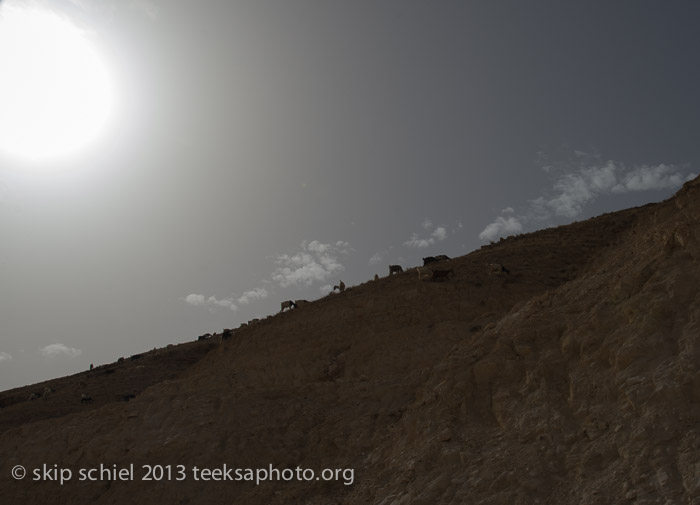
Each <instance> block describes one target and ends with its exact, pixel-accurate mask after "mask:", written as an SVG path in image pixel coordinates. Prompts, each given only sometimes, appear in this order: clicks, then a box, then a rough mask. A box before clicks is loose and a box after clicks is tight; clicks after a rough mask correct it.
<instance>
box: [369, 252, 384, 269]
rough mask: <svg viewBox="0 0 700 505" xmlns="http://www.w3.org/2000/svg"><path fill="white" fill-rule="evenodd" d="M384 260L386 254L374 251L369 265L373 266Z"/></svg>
mask: <svg viewBox="0 0 700 505" xmlns="http://www.w3.org/2000/svg"><path fill="white" fill-rule="evenodd" d="M382 261H384V255H383V254H382V253H378V252H377V253H374V254H373V255H372V257H371V258H370V259H369V265H370V266H372V267H373V266H374V265H378V264H379V263H381V262H382Z"/></svg>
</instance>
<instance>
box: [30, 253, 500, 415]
mask: <svg viewBox="0 0 700 505" xmlns="http://www.w3.org/2000/svg"><path fill="white" fill-rule="evenodd" d="M449 260H450V258H449V257H448V256H445V255H444V254H441V255H438V256H428V257H426V258H423V266H422V267H417V268H416V271H417V272H418V279H419V280H421V281H429V282H443V281H449V279H450V276H453V277H454V275H455V272H454V269H452V268H449V269H438V268H432V266H434V265H435V264H440V263H443V262H446V261H449ZM429 266H430V267H429ZM426 267H429V268H426ZM401 273H405V272H404V269H403V267H402V266H401V265H389V276H390V277H391V276H392V275H394V274H401ZM488 273H489V275H502V274H510V270H509V269H508V268H506V267H505V266H504V265H501V264H499V263H491V264H489V265H488ZM374 280H375V281H377V280H379V276H378V275H376V274H375V276H374ZM336 290H337V291H338V292H339V293H342V292H344V291H345V290H346V287H345V283H344V282H343V281H340V282H339V283H338V284H337V285H336V286H333V291H332V293H334V292H335V291H336ZM308 303H311V302H309V301H308V300H286V301H284V302H282V303H281V306H280V313H282V312H285V311H287V312H289V311H291V310H292V309H297V308H299V307H301V306H303V305H306V304H308ZM272 317H274V316H272V315H270V316H267V319H269V318H272ZM260 322H261V320H260V319H251V320H250V321H248V322H247V323H242V324H241V325H240V326H239V327H238V328H236V329H230V328H224V330H223V331H222V332H221V334H220V335H221V341H222V342H223V341H226V340H228V339H230V338H232V337H233V335H234V333H236V332H238V331H240V330H243V329H245V328H247V327H250V326H254V325H256V324H258V323H260ZM215 336H216V334H211V333H205V334H204V335H200V336H199V337H198V338H197V340H198V341H202V340H209V339H210V338H212V337H215ZM142 357H143V356H142V355H141V354H134V355H133V356H131V357H130V358H129V359H130V360H131V361H134V360H137V359H140V358H142ZM124 361H125V359H124V358H119V359H118V360H117V362H118V363H123V362H124ZM90 370H93V366H92V365H90ZM53 392H55V390H54V389H52V388H49V387H47V388H45V389H44V392H43V393H32V394H31V395H30V397H29V400H36V399H39V398H42V399H45V398H46V397H48V396H49V395H50V394H51V393H53ZM134 397H135V395H133V394H130V395H125V396H124V397H123V398H122V399H123V400H124V401H129V400H130V399H133V398H134ZM93 401H94V400H93V399H92V397H91V396H90V395H88V394H85V393H82V395H81V399H80V402H81V403H93Z"/></svg>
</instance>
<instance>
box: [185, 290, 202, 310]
mask: <svg viewBox="0 0 700 505" xmlns="http://www.w3.org/2000/svg"><path fill="white" fill-rule="evenodd" d="M185 302H187V303H189V304H190V305H194V306H195V307H197V306H199V305H205V304H206V303H207V300H206V298H205V297H204V295H197V294H194V293H192V294H190V295H187V296H186V297H185Z"/></svg>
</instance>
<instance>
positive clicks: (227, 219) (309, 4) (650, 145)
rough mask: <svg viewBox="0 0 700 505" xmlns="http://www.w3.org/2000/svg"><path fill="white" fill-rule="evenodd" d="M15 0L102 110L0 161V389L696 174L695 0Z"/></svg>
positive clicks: (593, 211)
mask: <svg viewBox="0 0 700 505" xmlns="http://www.w3.org/2000/svg"><path fill="white" fill-rule="evenodd" d="M18 4H22V5H25V6H27V5H32V6H34V7H36V6H39V7H41V8H43V9H47V10H48V12H49V13H51V14H52V15H54V16H59V17H60V19H62V20H63V21H67V22H69V23H71V24H72V25H73V26H75V27H77V28H78V29H79V30H81V33H82V36H83V37H84V40H86V41H88V42H89V44H90V47H91V48H92V51H94V54H96V55H98V56H99V58H100V61H101V62H102V64H103V65H104V68H106V69H107V75H109V79H110V83H111V86H112V91H113V107H112V109H110V110H112V113H111V115H110V116H109V119H108V120H107V123H106V126H104V128H102V129H101V130H99V134H97V136H96V137H95V138H94V139H92V140H91V141H90V142H89V143H87V144H86V145H85V146H84V147H82V148H81V149H79V150H78V151H75V152H73V153H72V154H70V155H64V156H57V157H55V158H47V159H42V160H41V161H36V160H29V161H28V160H26V159H23V158H20V157H17V156H14V155H13V154H11V153H6V152H0V389H8V388H11V387H15V386H19V385H23V384H27V383H33V382H38V381H40V380H44V379H47V378H51V377H55V376H62V375H66V374H69V373H75V372H78V371H81V370H84V369H87V368H88V366H89V364H90V363H94V364H95V365H98V364H101V363H107V362H111V361H114V360H116V359H117V358H118V357H120V356H128V355H131V354H134V353H137V352H141V351H144V350H148V349H152V348H153V347H161V346H164V345H167V344H168V343H178V342H183V341H187V340H192V339H193V338H196V336H197V335H199V334H201V333H205V332H213V331H220V330H221V329H222V328H224V327H236V326H238V325H239V324H240V323H242V322H245V321H248V320H249V319H251V318H253V317H260V316H265V315H267V314H270V313H275V312H278V311H279V307H280V302H281V301H283V300H287V299H298V298H306V299H315V298H318V297H320V296H322V295H323V294H324V293H325V292H326V291H327V290H328V289H329V287H330V286H332V285H333V284H337V283H338V281H339V280H340V279H342V280H343V281H344V282H345V283H346V284H347V285H348V286H351V285H353V284H358V283H360V282H364V281H366V280H368V279H370V278H372V277H373V276H374V274H375V273H379V274H380V275H382V276H383V275H386V274H387V273H388V267H387V265H389V264H393V263H400V264H402V265H404V266H412V265H416V264H419V263H421V258H422V257H423V256H427V255H435V254H448V255H450V256H459V255H463V254H466V253H468V252H469V251H471V250H474V249H476V248H478V247H480V246H481V245H482V244H483V243H487V242H488V241H489V240H497V239H498V237H499V236H504V235H510V234H513V233H525V232H529V231H534V230H536V229H540V228H543V227H547V226H553V225H559V224H565V223H568V222H572V221H575V220H581V219H586V218H588V217H592V216H594V215H598V214H600V213H603V212H609V211H613V210H619V209H622V208H626V207H629V206H633V205H640V204H644V203H647V202H650V201H658V200H662V199H665V198H667V197H669V196H670V195H672V194H673V192H674V191H675V190H677V189H678V188H679V187H680V185H681V184H682V183H683V181H685V180H686V179H687V178H689V177H692V176H693V175H694V174H696V173H697V172H698V171H700V170H699V168H698V167H700V142H698V138H700V137H699V135H698V134H699V133H700V115H699V114H698V111H699V110H700V99H699V96H700V94H699V92H698V90H700V65H698V54H700V30H698V24H699V22H700V2H693V1H686V0H682V1H681V0H678V1H672V0H664V1H644V0H629V1H621V0H620V1H615V2H610V1H609V0H600V1H591V0H586V1H583V0H581V1H566V0H551V1H543V0H531V1H527V2H523V1H522V0H512V1H498V0H483V1H461V2H460V1H429V2H428V1H423V2H418V1H408V0H396V1H377V0H367V1H362V0H346V1H334V0H316V1H311V0H278V1H265V0H251V1H235V0H219V1H209V0H202V1H198V2H192V1H184V0H167V1H165V0H162V1H161V0H131V1H130V0H119V1H116V0H115V1H112V0H93V1H88V0H73V1H70V0H64V1H58V0H57V1H48V0H47V1H34V2H31V1H24V2H19V1H18V0H16V1H15V5H18ZM10 6H12V0H4V1H2V2H0V36H1V35H2V30H7V29H8V28H7V24H8V23H5V24H2V19H1V17H2V16H3V13H4V11H6V10H7V9H9V8H10ZM27 45H31V44H27ZM23 47H24V44H21V45H18V46H17V47H16V48H15V47H13V48H12V51H11V54H13V55H18V57H20V58H24V60H31V61H33V60H32V58H34V57H35V56H31V57H29V56H24V54H25V53H23V52H22V51H23ZM0 49H2V48H0ZM5 50H6V52H7V48H5ZM27 54H29V53H27ZM31 54H34V53H31ZM36 58H37V61H36V62H35V63H36V65H45V64H46V63H45V62H43V61H44V60H41V58H40V57H39V56H36ZM28 68H29V67H28ZM9 72H10V70H8V69H7V68H3V67H2V66H0V81H5V80H6V78H8V77H9V76H8V73H9ZM13 72H14V73H15V74H16V73H17V71H13ZM71 72H74V71H71ZM20 73H21V72H20ZM58 74H60V72H59V73H58ZM58 74H56V75H57V76H58ZM66 75H73V74H71V73H70V72H66ZM13 77H16V78H19V79H22V78H23V77H21V76H19V77H17V76H16V75H14V76H13ZM29 78H30V77H27V79H29ZM19 82H22V81H21V80H20V81H19ZM52 82H53V79H44V80H42V85H43V86H44V88H46V89H51V86H52ZM37 93H38V95H37V100H39V98H40V95H41V93H42V91H37ZM4 95H5V100H4V102H0V104H3V103H4V104H5V105H0V122H2V116H3V114H5V113H6V112H4V110H3V108H2V107H9V105H7V104H8V103H13V102H12V100H9V101H8V96H11V93H7V92H6V93H4ZM51 96H52V98H51V100H54V101H58V102H60V101H61V100H60V95H56V96H54V95H51ZM70 116H72V114H70V113H68V114H66V117H65V124H69V122H70V120H71V117H70ZM59 123H60V124H64V123H63V118H61V119H60V121H59ZM13 124H14V123H13ZM5 127H6V128H10V129H11V127H12V125H10V126H9V127H8V126H7V124H6V125H5ZM51 128H53V131H55V133H56V135H58V134H59V133H61V132H60V131H59V130H61V129H62V128H60V127H55V126H54V127H51ZM51 136H53V135H49V137H51ZM43 142H46V141H45V140H44V141H43ZM36 148H37V149H41V148H42V147H41V146H40V145H37V147H36Z"/></svg>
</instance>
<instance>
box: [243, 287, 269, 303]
mask: <svg viewBox="0 0 700 505" xmlns="http://www.w3.org/2000/svg"><path fill="white" fill-rule="evenodd" d="M268 296H269V293H268V292H267V289H265V288H255V289H253V290H251V291H246V292H245V293H243V295H241V296H240V297H239V298H238V300H237V301H238V303H240V304H241V305H245V304H247V303H251V302H254V301H255V300H264V299H265V298H267V297H268Z"/></svg>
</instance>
